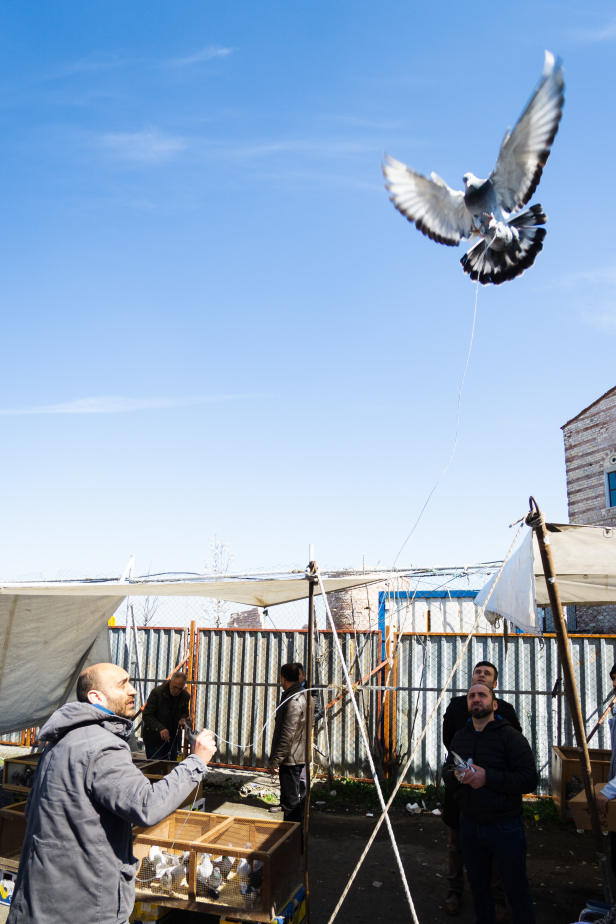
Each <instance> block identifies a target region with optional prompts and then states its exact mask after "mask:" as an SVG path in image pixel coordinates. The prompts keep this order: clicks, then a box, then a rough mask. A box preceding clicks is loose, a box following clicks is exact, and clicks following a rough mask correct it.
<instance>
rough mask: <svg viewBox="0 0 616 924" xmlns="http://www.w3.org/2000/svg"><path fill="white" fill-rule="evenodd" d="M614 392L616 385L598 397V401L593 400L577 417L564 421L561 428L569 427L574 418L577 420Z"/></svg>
mask: <svg viewBox="0 0 616 924" xmlns="http://www.w3.org/2000/svg"><path fill="white" fill-rule="evenodd" d="M614 392H616V385H615V386H614V387H613V388H609V389H608V390H607V391H606V392H605V393H604V394H603V395H601V397H600V398H597V400H596V401H593V402H592V404H589V405H588V407H585V408H584V409H583V410H582V411H580V413H579V414H576V415H575V417H572V418H571V420H568V421H567V423H564V424H563V425H562V427H561V428H560V429H561V430H564V429H565V427H568V426H569V424H571V423H573V421H574V420H577V419H578V418H579V417H581V416H582V414H585V413H586V411H589V410H590V409H591V407H594V406H595V405H596V404H599V402H600V401H603V399H604V398H607V396H608V395H611V394H613V393H614Z"/></svg>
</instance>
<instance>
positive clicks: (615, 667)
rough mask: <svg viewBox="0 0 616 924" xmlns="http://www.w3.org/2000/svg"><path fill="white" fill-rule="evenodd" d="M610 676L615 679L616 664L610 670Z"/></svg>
mask: <svg viewBox="0 0 616 924" xmlns="http://www.w3.org/2000/svg"><path fill="white" fill-rule="evenodd" d="M610 677H611V678H612V680H613V679H614V677H616V664H615V665H614V667H613V668H612V669H611V671H610Z"/></svg>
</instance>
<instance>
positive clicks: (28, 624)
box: [0, 591, 126, 735]
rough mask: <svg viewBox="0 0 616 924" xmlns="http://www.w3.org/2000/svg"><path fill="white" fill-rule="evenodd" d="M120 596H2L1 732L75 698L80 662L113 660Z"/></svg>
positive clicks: (17, 727) (35, 719) (32, 720)
mask: <svg viewBox="0 0 616 924" xmlns="http://www.w3.org/2000/svg"><path fill="white" fill-rule="evenodd" d="M124 592H125V593H126V591H124ZM122 599H123V598H122V597H89V598H88V599H86V600H84V599H79V598H78V597H75V598H70V597H69V598H66V597H51V598H49V597H39V596H36V597H35V596H28V595H13V594H8V593H4V594H2V595H0V735H4V734H8V733H10V732H13V731H21V730H22V729H23V728H30V727H32V726H34V725H41V724H42V723H43V722H44V721H45V720H46V719H47V718H48V717H49V716H50V715H51V713H52V712H53V711H54V709H56V708H57V707H58V706H59V705H60V704H61V703H62V702H63V701H66V702H70V701H71V700H72V699H74V698H75V697H74V693H72V692H71V691H72V688H73V687H74V682H72V681H74V680H76V678H74V674H75V671H76V670H77V668H78V667H79V666H80V665H81V667H82V669H83V667H87V666H88V664H96V663H98V662H99V661H109V660H110V655H109V632H108V627H107V622H108V620H109V618H110V617H111V616H112V615H113V614H114V612H115V611H116V609H117V608H118V606H119V605H120V604H121V602H122ZM88 649H90V651H89V654H88V656H87V657H86V658H85V660H84V655H85V654H86V652H87V651H88Z"/></svg>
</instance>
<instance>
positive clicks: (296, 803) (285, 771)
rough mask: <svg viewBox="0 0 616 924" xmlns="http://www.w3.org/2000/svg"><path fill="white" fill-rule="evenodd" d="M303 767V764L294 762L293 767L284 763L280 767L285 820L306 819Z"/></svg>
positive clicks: (281, 795)
mask: <svg viewBox="0 0 616 924" xmlns="http://www.w3.org/2000/svg"><path fill="white" fill-rule="evenodd" d="M303 769H304V765H303V764H294V765H293V766H291V767H289V766H287V765H285V764H282V765H281V767H280V770H279V774H280V808H281V809H282V811H283V812H284V820H285V821H299V822H303V820H304V802H305V800H306V792H305V790H304V793H303V796H302V795H301V794H300V778H301V774H302V770H303Z"/></svg>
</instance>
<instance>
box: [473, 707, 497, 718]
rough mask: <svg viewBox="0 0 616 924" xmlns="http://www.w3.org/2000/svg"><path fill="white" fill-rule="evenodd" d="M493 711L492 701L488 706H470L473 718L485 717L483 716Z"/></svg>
mask: <svg viewBox="0 0 616 924" xmlns="http://www.w3.org/2000/svg"><path fill="white" fill-rule="evenodd" d="M493 711H494V710H493V709H492V703H490V705H489V706H472V708H471V715H472V717H473V718H474V719H485V717H486V716H487V715H490V713H492V712H493Z"/></svg>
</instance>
